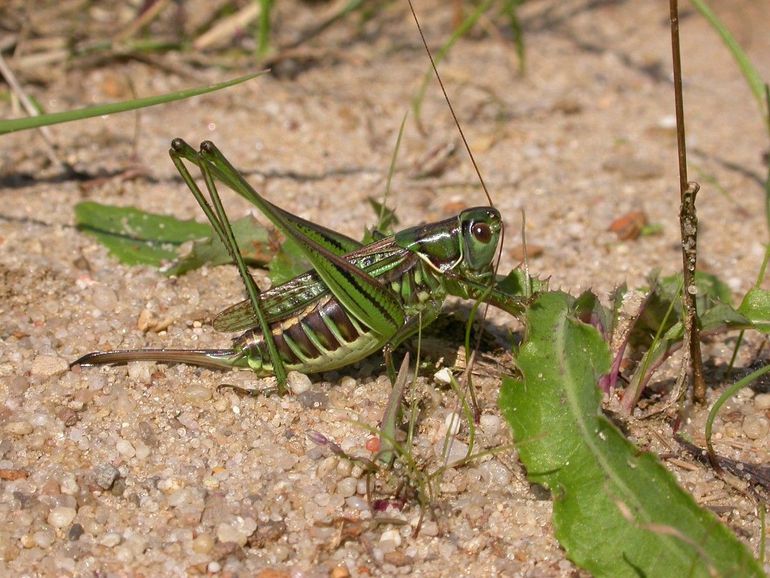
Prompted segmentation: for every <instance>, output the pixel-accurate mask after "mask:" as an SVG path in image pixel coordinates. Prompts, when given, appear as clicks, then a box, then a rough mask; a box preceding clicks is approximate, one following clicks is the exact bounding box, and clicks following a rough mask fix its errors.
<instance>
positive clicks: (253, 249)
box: [75, 201, 275, 275]
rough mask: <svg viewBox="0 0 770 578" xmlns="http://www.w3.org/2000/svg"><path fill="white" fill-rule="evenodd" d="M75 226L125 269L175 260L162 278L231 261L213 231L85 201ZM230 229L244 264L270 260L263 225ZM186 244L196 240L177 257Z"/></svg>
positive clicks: (251, 222) (237, 224)
mask: <svg viewBox="0 0 770 578" xmlns="http://www.w3.org/2000/svg"><path fill="white" fill-rule="evenodd" d="M75 224H76V225H77V227H78V229H80V230H81V231H83V232H84V233H88V234H89V235H92V236H94V237H95V238H96V239H97V240H98V241H99V242H100V243H101V244H102V245H104V246H105V247H107V249H109V251H110V253H111V254H112V255H113V256H115V257H116V258H117V259H118V260H119V261H120V262H121V263H125V264H126V265H153V266H155V267H161V266H163V265H164V264H166V263H168V262H169V261H173V263H171V265H170V266H168V267H166V268H164V269H163V272H164V273H165V274H166V275H182V274H184V273H187V272H188V271H192V270H193V269H197V268H198V267H202V266H203V265H206V264H208V265H212V266H215V265H224V264H226V263H231V262H232V260H231V259H230V255H229V254H228V253H227V251H226V250H225V247H224V245H223V244H222V242H221V241H220V240H219V238H217V237H215V236H213V235H214V232H213V230H212V229H211V227H210V226H209V225H207V224H203V223H198V222H196V221H193V220H186V221H183V220H180V219H177V218H176V217H171V216H169V215H158V214H156V213H147V212H144V211H140V210H139V209H136V208H134V207H116V206H113V205H102V204H100V203H95V202H92V201H87V202H83V203H79V204H77V205H76V206H75ZM232 227H233V233H234V234H235V240H236V241H237V243H238V247H239V248H240V250H241V254H242V255H243V257H244V259H245V260H246V262H247V263H249V264H251V265H261V266H264V265H265V264H266V263H267V262H268V261H270V259H271V258H272V256H273V254H274V253H275V245H274V243H272V242H271V239H270V234H269V232H268V230H267V229H266V228H265V227H264V226H263V225H261V224H259V223H258V222H257V221H256V219H254V217H250V216H247V217H244V218H242V219H238V220H237V221H234V222H233V223H232ZM188 241H194V243H193V246H192V250H191V251H190V252H189V253H188V254H187V255H185V256H183V257H180V255H179V250H180V248H181V245H182V244H183V243H186V242H188Z"/></svg>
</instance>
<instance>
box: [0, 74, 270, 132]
mask: <svg viewBox="0 0 770 578" xmlns="http://www.w3.org/2000/svg"><path fill="white" fill-rule="evenodd" d="M261 74H264V71H261V72H256V73H253V74H247V75H246V76H239V77H238V78H234V79H232V80H228V81H226V82H220V83H217V84H212V85H209V86H199V87H197V88H188V89H185V90H179V91H176V92H169V93H167V94H160V95H158V96H148V97H146V98H138V99H135V100H125V101H121V102H113V103H109V104H98V105H96V106H88V107H85V108H79V109H76V110H67V111H64V112H54V113H50V114H41V115H40V116H31V117H25V118H15V119H11V120H0V135H2V134H7V133H10V132H16V131H19V130H28V129H31V128H38V127H41V126H50V125H52V124H60V123H63V122H71V121H73V120H82V119H84V118H93V117H95V116H102V115H105V114H114V113H118V112H126V111H129V110H136V109H137V108H146V107H148V106H155V105H156V104H165V103H167V102H173V101H175V100H183V99H185V98H190V97H192V96H199V95H201V94H206V93H207V92H215V91H217V90H222V89H223V88H228V87H230V86H235V85H236V84H240V83H242V82H246V81H247V80H251V79H252V78H255V77H257V76H259V75H261Z"/></svg>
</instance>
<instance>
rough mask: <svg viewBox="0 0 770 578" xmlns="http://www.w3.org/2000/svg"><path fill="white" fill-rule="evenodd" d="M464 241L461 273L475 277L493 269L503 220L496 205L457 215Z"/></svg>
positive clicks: (461, 236)
mask: <svg viewBox="0 0 770 578" xmlns="http://www.w3.org/2000/svg"><path fill="white" fill-rule="evenodd" d="M457 220H458V222H459V224H460V242H461V243H462V247H461V251H462V261H461V263H460V264H459V266H460V268H461V271H460V272H461V273H465V274H467V275H471V276H474V277H477V276H483V277H485V276H486V275H487V274H489V273H491V271H492V262H493V261H494V260H495V253H496V252H497V245H498V243H499V242H500V233H501V231H502V228H503V222H502V219H501V218H500V212H499V211H498V210H497V209H495V208H494V207H474V208H472V209H466V210H464V211H463V212H462V213H460V214H459V215H458V216H457Z"/></svg>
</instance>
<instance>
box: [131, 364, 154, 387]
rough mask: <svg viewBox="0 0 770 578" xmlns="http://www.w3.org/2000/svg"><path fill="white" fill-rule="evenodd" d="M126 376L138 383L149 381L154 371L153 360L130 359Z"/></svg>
mask: <svg viewBox="0 0 770 578" xmlns="http://www.w3.org/2000/svg"><path fill="white" fill-rule="evenodd" d="M127 367H128V377H129V378H131V379H133V380H134V381H138V382H140V383H150V381H151V380H152V377H151V376H152V373H153V371H155V362H153V361H131V362H129V363H128V366H127Z"/></svg>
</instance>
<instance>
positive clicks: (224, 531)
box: [217, 516, 257, 546]
mask: <svg viewBox="0 0 770 578" xmlns="http://www.w3.org/2000/svg"><path fill="white" fill-rule="evenodd" d="M256 529H257V522H256V521H255V520H254V518H242V517H241V516H236V517H235V518H234V519H233V520H232V521H230V522H223V523H221V524H219V525H218V526H217V540H219V541H220V542H234V543H236V544H238V545H239V546H245V545H246V542H247V541H248V540H249V536H251V535H252V534H253V533H254V531H255V530H256Z"/></svg>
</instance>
